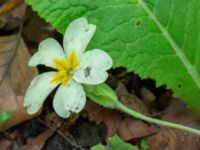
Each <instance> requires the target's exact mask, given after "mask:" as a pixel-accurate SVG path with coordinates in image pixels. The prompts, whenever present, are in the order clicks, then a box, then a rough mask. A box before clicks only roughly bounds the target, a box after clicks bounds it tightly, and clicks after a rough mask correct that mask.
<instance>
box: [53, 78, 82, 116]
mask: <svg viewBox="0 0 200 150" xmlns="http://www.w3.org/2000/svg"><path fill="white" fill-rule="evenodd" d="M85 102H86V95H85V92H84V90H83V87H82V86H81V85H80V84H79V83H77V82H75V81H74V80H71V81H70V83H69V85H68V86H63V85H61V86H60V87H59V88H58V90H57V92H56V95H55V97H54V100H53V107H54V110H55V112H56V113H57V114H58V115H59V116H61V117H63V118H67V117H69V115H70V113H71V112H75V113H79V112H80V111H81V110H82V109H83V108H84V106H85Z"/></svg>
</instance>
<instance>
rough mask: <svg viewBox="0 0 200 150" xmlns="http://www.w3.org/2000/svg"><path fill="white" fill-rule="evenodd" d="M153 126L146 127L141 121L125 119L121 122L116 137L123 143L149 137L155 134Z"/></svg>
mask: <svg viewBox="0 0 200 150" xmlns="http://www.w3.org/2000/svg"><path fill="white" fill-rule="evenodd" d="M156 131H157V130H156V128H155V126H153V125H148V124H147V123H145V122H143V121H142V120H138V119H134V118H132V117H131V118H125V119H124V120H122V121H121V123H120V125H119V128H118V135H119V136H120V137H121V138H122V139H123V140H125V141H128V140H131V139H137V138H142V137H146V136H149V135H151V134H153V133H156Z"/></svg>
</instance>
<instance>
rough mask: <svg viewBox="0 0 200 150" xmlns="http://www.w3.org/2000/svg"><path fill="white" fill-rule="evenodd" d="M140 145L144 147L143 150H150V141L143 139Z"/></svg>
mask: <svg viewBox="0 0 200 150" xmlns="http://www.w3.org/2000/svg"><path fill="white" fill-rule="evenodd" d="M140 145H141V147H142V150H148V149H149V141H148V140H147V139H142V140H141V143H140Z"/></svg>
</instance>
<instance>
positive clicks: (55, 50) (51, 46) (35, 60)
mask: <svg viewBox="0 0 200 150" xmlns="http://www.w3.org/2000/svg"><path fill="white" fill-rule="evenodd" d="M59 58H63V59H64V58H65V54H64V51H63V49H62V47H61V46H60V44H59V43H58V42H57V41H56V40H55V39H53V38H48V39H46V40H44V41H42V42H41V43H40V44H39V50H38V52H37V53H35V54H34V55H33V56H32V57H31V59H30V61H29V65H30V66H37V65H39V64H42V65H45V66H47V67H52V68H55V66H54V63H53V60H54V59H59Z"/></svg>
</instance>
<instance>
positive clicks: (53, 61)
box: [23, 18, 112, 118]
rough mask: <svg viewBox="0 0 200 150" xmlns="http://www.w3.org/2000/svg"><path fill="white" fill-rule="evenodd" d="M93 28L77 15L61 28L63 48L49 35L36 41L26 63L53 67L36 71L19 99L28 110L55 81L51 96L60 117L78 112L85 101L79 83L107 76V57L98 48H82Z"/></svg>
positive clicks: (36, 106)
mask: <svg viewBox="0 0 200 150" xmlns="http://www.w3.org/2000/svg"><path fill="white" fill-rule="evenodd" d="M95 30H96V26H95V25H93V24H88V22H87V20H86V18H78V19H76V20H74V21H73V22H72V23H71V24H70V25H69V26H68V28H67V29H66V31H65V34H64V40H63V46H64V50H63V48H62V47H61V46H60V44H59V43H58V42H57V41H56V40H54V39H52V38H48V39H46V40H44V41H42V42H41V43H40V44H39V50H38V52H37V53H35V54H34V55H33V56H32V58H31V59H30V61H29V65H30V66H37V65H39V64H42V65H45V66H47V67H51V68H53V69H54V70H56V71H50V72H46V73H43V74H40V75H38V76H37V77H35V78H34V79H33V81H32V82H31V84H30V86H29V88H28V90H27V92H26V95H25V99H24V103H23V105H24V106H25V107H27V111H28V113H29V114H34V113H36V112H37V111H38V110H39V109H40V107H41V106H42V105H43V102H44V100H45V99H46V98H47V96H48V95H49V94H50V92H52V91H53V90H54V89H55V88H56V87H57V86H58V85H60V86H59V87H58V89H57V91H56V94H55V97H54V100H53V108H54V109H55V111H56V113H57V114H58V115H59V116H61V117H63V118H67V117H69V115H70V113H71V112H74V113H79V112H80V111H81V110H82V109H83V107H84V105H85V102H86V94H85V92H84V90H83V87H82V86H81V83H83V84H90V85H95V84H100V83H102V82H104V81H105V80H106V79H107V77H108V73H107V72H106V70H108V69H110V68H111V67H112V59H111V57H110V56H109V55H108V54H107V53H105V52H104V51H102V50H100V49H93V50H91V51H86V52H84V51H85V49H86V47H87V45H88V43H89V41H90V40H91V38H92V36H93V35H94V32H95Z"/></svg>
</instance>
